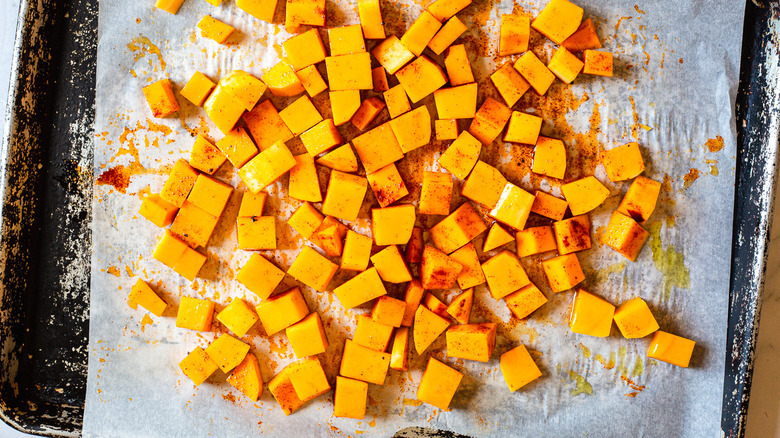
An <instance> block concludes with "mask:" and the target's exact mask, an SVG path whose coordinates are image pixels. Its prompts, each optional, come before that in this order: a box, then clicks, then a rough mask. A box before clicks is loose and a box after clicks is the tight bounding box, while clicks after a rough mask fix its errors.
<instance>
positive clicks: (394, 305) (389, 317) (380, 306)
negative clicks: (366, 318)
mask: <svg viewBox="0 0 780 438" xmlns="http://www.w3.org/2000/svg"><path fill="white" fill-rule="evenodd" d="M405 311H406V303H405V302H404V301H401V300H399V299H396V298H392V297H389V296H387V295H384V296H381V297H379V298H377V299H376V301H375V302H374V308H373V309H372V310H371V318H373V319H374V321H376V322H380V323H382V324H384V325H389V326H391V327H401V322H402V321H403V319H404V312H405Z"/></svg>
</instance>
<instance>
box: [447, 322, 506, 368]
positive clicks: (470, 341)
mask: <svg viewBox="0 0 780 438" xmlns="http://www.w3.org/2000/svg"><path fill="white" fill-rule="evenodd" d="M446 337H447V356H449V357H458V358H461V359H467V360H475V361H477V362H488V361H489V360H490V356H492V355H493V349H494V348H495V347H496V323H494V322H483V323H480V324H460V325H455V326H452V327H450V328H449V329H447V334H446Z"/></svg>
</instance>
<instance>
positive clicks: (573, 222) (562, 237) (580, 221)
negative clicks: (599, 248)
mask: <svg viewBox="0 0 780 438" xmlns="http://www.w3.org/2000/svg"><path fill="white" fill-rule="evenodd" d="M553 228H554V229H555V243H556V245H557V246H558V254H560V255H564V254H571V253H573V252H577V251H583V250H586V249H590V245H591V241H590V218H589V217H588V215H586V214H581V215H579V216H574V217H571V218H569V219H564V220H562V221H558V222H555V223H554V224H553Z"/></svg>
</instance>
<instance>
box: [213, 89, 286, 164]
mask: <svg viewBox="0 0 780 438" xmlns="http://www.w3.org/2000/svg"><path fill="white" fill-rule="evenodd" d="M296 94H297V93H296ZM244 123H246V126H247V128H249V133H250V134H252V138H253V139H254V140H255V142H257V147H258V148H259V149H260V150H261V151H264V150H266V149H268V148H270V147H271V146H273V145H274V144H276V143H277V142H280V141H281V142H286V141H288V140H291V139H292V138H293V133H292V131H290V128H288V127H287V124H286V123H284V120H282V117H281V116H280V115H279V112H278V111H276V108H275V107H274V104H273V103H271V101H270V100H264V101H262V102H260V104H259V105H257V106H256V107H254V109H252V111H249V112H248V113H246V114H244ZM222 152H224V153H225V155H227V156H228V159H230V155H229V154H228V153H227V152H225V150H222ZM250 158H251V157H250ZM232 162H233V161H232V160H231V163H232ZM233 164H234V165H236V164H240V161H238V162H236V163H233ZM242 166H243V164H240V165H236V167H238V168H239V169H240V168H241V167H242Z"/></svg>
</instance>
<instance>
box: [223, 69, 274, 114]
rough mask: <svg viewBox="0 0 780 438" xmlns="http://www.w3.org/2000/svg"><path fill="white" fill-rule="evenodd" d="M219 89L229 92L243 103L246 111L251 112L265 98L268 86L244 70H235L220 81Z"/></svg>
mask: <svg viewBox="0 0 780 438" xmlns="http://www.w3.org/2000/svg"><path fill="white" fill-rule="evenodd" d="M217 88H220V89H224V90H226V91H228V92H229V93H230V94H232V95H233V96H235V97H236V99H237V100H238V101H239V102H241V105H243V107H244V109H245V110H247V111H251V110H252V108H254V107H255V105H257V102H258V101H259V100H260V98H261V97H263V94H265V90H267V89H268V86H267V85H265V84H264V83H263V81H261V80H260V79H257V78H256V77H254V76H252V75H251V74H249V73H247V72H245V71H243V70H233V71H231V72H230V73H229V74H228V75H227V76H225V77H223V78H222V79H220V80H219V83H218V84H217Z"/></svg>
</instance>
